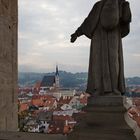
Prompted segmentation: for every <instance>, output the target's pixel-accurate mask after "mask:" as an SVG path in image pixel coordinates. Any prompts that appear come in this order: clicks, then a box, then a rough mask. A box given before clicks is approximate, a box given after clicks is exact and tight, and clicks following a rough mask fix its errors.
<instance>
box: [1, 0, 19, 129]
mask: <svg viewBox="0 0 140 140" xmlns="http://www.w3.org/2000/svg"><path fill="white" fill-rule="evenodd" d="M17 8H18V7H17V0H0V131H16V130H17V125H18V117H17V21H18V20H17V19H18V18H17V15H18V14H17V13H18V12H17V11H18V10H17Z"/></svg>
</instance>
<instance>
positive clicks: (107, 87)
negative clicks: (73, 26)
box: [71, 0, 131, 95]
mask: <svg viewBox="0 0 140 140" xmlns="http://www.w3.org/2000/svg"><path fill="white" fill-rule="evenodd" d="M130 22H131V10H130V7H129V2H128V1H125V0H101V1H98V2H97V3H95V5H94V6H93V8H92V10H91V12H90V13H89V15H88V17H87V18H86V19H85V20H84V22H83V23H82V24H81V26H80V27H79V28H78V29H77V30H76V31H75V33H74V34H72V35H71V42H75V40H76V39H77V37H79V36H81V35H85V36H87V37H88V38H89V39H91V46H90V59H89V71H88V83H87V90H86V92H87V93H90V94H92V95H108V94H113V95H121V94H124V93H125V80H124V64H123V49H122V38H123V37H125V36H127V35H128V34H129V30H130V27H129V25H130Z"/></svg>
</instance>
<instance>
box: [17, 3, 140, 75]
mask: <svg viewBox="0 0 140 140" xmlns="http://www.w3.org/2000/svg"><path fill="white" fill-rule="evenodd" d="M96 1H97V0H93V1H87V0H70V1H66V0H19V70H20V71H36V72H48V71H51V70H52V71H53V70H55V65H56V63H58V64H59V65H60V69H62V70H68V71H71V72H78V71H87V69H88V60H89V48H90V47H89V46H90V40H89V39H87V38H85V37H80V38H78V40H77V41H76V43H74V44H71V43H70V42H69V40H70V35H71V34H72V33H73V32H74V31H75V30H76V29H77V27H78V26H79V25H80V24H81V23H82V21H83V20H84V19H85V17H86V16H87V15H88V13H89V11H90V10H91V8H92V6H93V4H94V3H95V2H96ZM130 4H131V9H132V14H133V20H132V21H133V22H132V24H131V33H130V34H129V36H128V37H126V38H125V39H123V44H124V45H123V48H124V59H125V73H126V75H127V76H133V75H140V70H139V69H140V67H139V66H140V62H139V54H140V47H139V46H140V43H139V40H140V37H139V34H140V21H139V18H140V8H139V5H140V2H139V1H135V0H130ZM132 65H133V67H132ZM130 69H131V70H130Z"/></svg>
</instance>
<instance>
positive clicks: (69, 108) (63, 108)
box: [61, 104, 72, 111]
mask: <svg viewBox="0 0 140 140" xmlns="http://www.w3.org/2000/svg"><path fill="white" fill-rule="evenodd" d="M61 109H62V110H64V111H65V110H72V107H71V106H70V105H69V104H64V105H63V106H61Z"/></svg>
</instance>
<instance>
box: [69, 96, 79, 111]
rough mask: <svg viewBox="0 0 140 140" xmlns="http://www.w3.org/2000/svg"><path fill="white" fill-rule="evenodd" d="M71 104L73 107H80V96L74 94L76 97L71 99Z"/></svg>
mask: <svg viewBox="0 0 140 140" xmlns="http://www.w3.org/2000/svg"><path fill="white" fill-rule="evenodd" d="M69 105H70V106H71V107H72V108H75V109H78V108H79V106H80V101H79V97H77V96H74V97H73V98H72V99H71V101H70V102H69Z"/></svg>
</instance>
